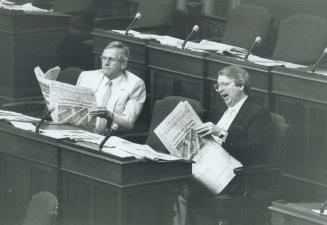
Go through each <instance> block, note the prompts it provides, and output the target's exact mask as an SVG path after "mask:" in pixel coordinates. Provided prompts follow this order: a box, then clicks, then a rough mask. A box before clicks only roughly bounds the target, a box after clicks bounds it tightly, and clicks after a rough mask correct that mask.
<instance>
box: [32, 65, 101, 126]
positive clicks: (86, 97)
mask: <svg viewBox="0 0 327 225" xmlns="http://www.w3.org/2000/svg"><path fill="white" fill-rule="evenodd" d="M59 70H60V69H59V67H55V68H52V69H50V70H49V71H47V72H46V73H45V74H44V73H43V71H42V70H41V69H40V67H36V68H35V69H34V72H35V75H36V79H37V80H38V82H39V85H40V88H41V92H42V94H43V97H44V99H45V103H46V105H47V107H48V109H49V110H53V112H52V113H51V117H52V120H53V121H54V122H57V123H61V124H66V123H67V124H73V125H77V126H88V127H94V126H95V121H96V118H94V117H92V116H90V115H89V111H90V110H92V109H94V108H95V107H96V100H95V96H94V93H93V91H92V90H91V89H89V88H86V87H77V86H75V85H71V84H66V83H62V82H59V81H56V80H55V79H56V77H57V75H58V73H59Z"/></svg>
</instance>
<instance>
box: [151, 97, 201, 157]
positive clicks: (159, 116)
mask: <svg viewBox="0 0 327 225" xmlns="http://www.w3.org/2000/svg"><path fill="white" fill-rule="evenodd" d="M185 100H186V101H188V102H189V103H190V105H191V106H192V107H193V109H194V111H195V112H196V113H197V114H198V115H199V117H200V118H201V119H203V117H204V113H205V110H204V109H203V106H202V104H201V103H200V102H199V101H197V100H194V99H191V98H187V97H180V96H168V97H166V98H164V99H161V100H157V101H156V102H155V105H154V107H153V112H152V118H151V122H150V131H149V136H148V138H147V140H146V144H148V145H149V146H151V147H152V148H153V149H155V150H156V151H160V152H168V150H167V149H166V147H165V146H164V145H163V144H162V143H161V141H160V140H159V138H158V137H157V135H156V134H155V133H154V129H155V128H156V127H157V126H158V125H159V124H160V123H161V122H162V121H163V120H164V119H165V118H166V117H167V116H168V115H169V113H170V112H171V111H173V109H174V108H175V106H176V105H177V104H178V103H179V102H180V101H185Z"/></svg>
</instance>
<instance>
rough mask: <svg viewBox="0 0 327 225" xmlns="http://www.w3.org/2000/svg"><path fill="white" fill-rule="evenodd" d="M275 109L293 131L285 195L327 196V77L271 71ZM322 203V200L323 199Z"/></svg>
mask: <svg viewBox="0 0 327 225" xmlns="http://www.w3.org/2000/svg"><path fill="white" fill-rule="evenodd" d="M272 76H273V85H272V97H273V98H274V109H275V111H276V112H278V113H280V114H281V115H283V116H284V117H285V118H286V119H287V121H288V122H289V123H290V125H291V128H292V138H291V140H290V143H289V154H288V158H287V170H286V171H285V176H286V177H287V179H286V180H285V181H286V184H285V191H286V190H287V191H288V193H287V195H288V196H292V197H294V198H297V199H300V200H301V199H304V198H309V199H311V198H315V199H318V200H319V199H321V198H325V197H323V196H326V194H327V163H326V159H327V142H326V140H327V138H326V137H327V136H326V135H327V92H326V88H327V77H326V76H324V75H320V74H315V73H310V72H304V71H301V70H292V69H285V68H276V69H274V70H273V71H272ZM321 200H323V199H321Z"/></svg>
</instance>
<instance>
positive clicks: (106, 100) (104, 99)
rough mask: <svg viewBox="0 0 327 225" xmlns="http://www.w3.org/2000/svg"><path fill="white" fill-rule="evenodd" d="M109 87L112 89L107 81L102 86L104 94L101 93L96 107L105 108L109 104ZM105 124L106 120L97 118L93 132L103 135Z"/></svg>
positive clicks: (110, 82)
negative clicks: (100, 98) (100, 99)
mask: <svg viewBox="0 0 327 225" xmlns="http://www.w3.org/2000/svg"><path fill="white" fill-rule="evenodd" d="M111 87H112V81H111V80H109V79H107V80H106V83H105V84H104V86H103V89H104V93H103V97H102V101H101V102H100V104H99V105H98V106H99V107H105V108H107V105H108V103H109V99H110V96H111ZM106 124H107V120H106V119H104V118H97V122H96V126H95V131H96V132H98V133H103V132H104V131H105V130H106Z"/></svg>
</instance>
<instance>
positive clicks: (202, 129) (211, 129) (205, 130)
mask: <svg viewBox="0 0 327 225" xmlns="http://www.w3.org/2000/svg"><path fill="white" fill-rule="evenodd" d="M195 131H196V133H197V134H199V135H200V136H201V137H205V136H207V135H208V134H214V135H218V134H219V133H220V132H221V128H220V127H218V126H217V125H215V124H213V123H211V122H208V123H204V124H202V125H200V126H198V127H196V128H195Z"/></svg>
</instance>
